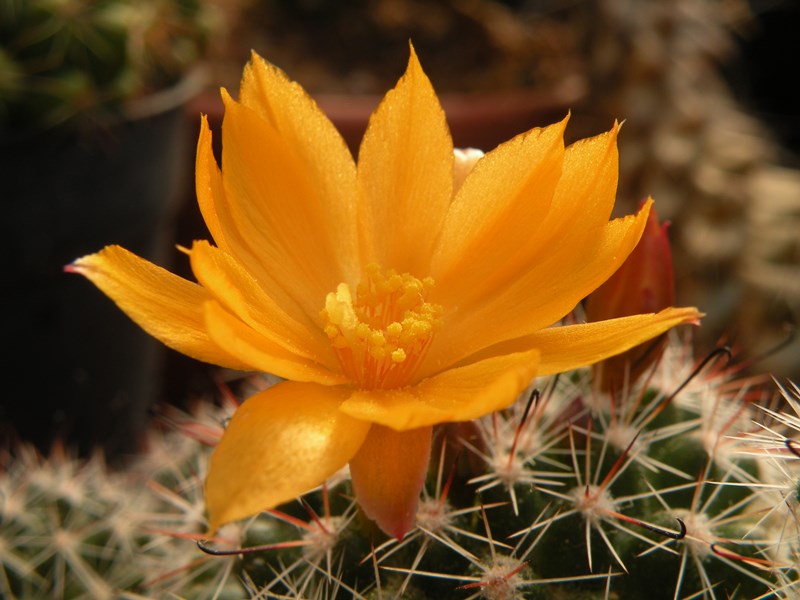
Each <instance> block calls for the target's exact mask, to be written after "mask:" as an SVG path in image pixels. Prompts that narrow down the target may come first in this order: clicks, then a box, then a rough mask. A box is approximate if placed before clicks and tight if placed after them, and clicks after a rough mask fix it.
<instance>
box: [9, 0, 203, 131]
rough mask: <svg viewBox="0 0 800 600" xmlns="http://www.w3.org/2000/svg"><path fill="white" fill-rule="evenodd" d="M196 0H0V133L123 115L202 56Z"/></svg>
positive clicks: (178, 77) (179, 76)
mask: <svg viewBox="0 0 800 600" xmlns="http://www.w3.org/2000/svg"><path fill="white" fill-rule="evenodd" d="M214 14H215V13H214V11H213V9H212V7H211V5H209V4H207V3H204V1H203V0H35V1H34V0H0V133H3V135H11V136H13V135H14V134H15V133H19V132H27V131H31V130H33V131H41V130H45V129H50V128H52V127H54V126H56V125H61V124H63V123H67V122H69V123H71V124H73V125H74V124H79V123H81V122H85V121H87V120H88V121H90V122H91V121H97V120H103V119H107V118H111V117H113V116H115V115H118V114H120V113H124V107H125V106H126V105H127V104H129V103H130V102H131V101H132V100H135V99H140V98H143V97H146V96H148V95H150V94H152V93H153V92H156V91H159V90H163V89H165V88H168V87H170V86H172V85H174V84H175V83H176V82H178V81H180V80H181V79H182V78H183V77H184V76H185V75H186V74H187V73H188V72H190V71H191V70H192V69H193V68H194V67H195V66H196V65H197V64H198V63H199V62H200V61H201V60H202V59H203V58H204V57H205V54H206V51H207V48H208V44H209V39H210V38H209V36H210V35H211V33H212V32H213V31H214V26H215V16H214Z"/></svg>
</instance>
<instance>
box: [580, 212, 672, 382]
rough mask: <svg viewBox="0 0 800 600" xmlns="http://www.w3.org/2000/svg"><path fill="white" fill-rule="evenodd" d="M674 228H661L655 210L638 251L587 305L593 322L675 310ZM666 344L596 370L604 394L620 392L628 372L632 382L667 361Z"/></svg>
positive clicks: (664, 225) (661, 342)
mask: <svg viewBox="0 0 800 600" xmlns="http://www.w3.org/2000/svg"><path fill="white" fill-rule="evenodd" d="M668 226H669V223H668V222H665V223H662V224H659V222H658V215H657V214H656V210H655V208H651V209H650V215H649V216H648V219H647V225H646V226H645V229H644V232H643V233H642V237H641V239H640V240H639V243H638V244H637V246H636V248H634V250H633V252H631V254H630V256H628V259H627V260H626V261H625V262H624V263H623V264H622V266H621V267H620V268H619V269H618V270H617V272H616V273H614V274H613V275H612V276H611V277H610V278H609V279H608V280H607V281H606V282H605V283H604V284H603V285H602V286H600V287H599V288H597V289H596V290H595V291H594V292H592V293H591V294H590V295H589V297H588V298H587V299H586V303H585V308H586V319H587V320H588V321H601V320H605V319H613V318H616V317H626V316H629V315H637V314H641V313H652V312H658V311H660V310H662V309H664V308H667V307H669V306H672V305H673V303H674V301H675V281H674V272H673V269H672V252H671V250H670V245H669V239H668V238H667V227H668ZM665 341H666V340H665V336H663V335H662V336H661V337H660V338H656V339H654V340H651V341H650V342H647V343H645V344H642V345H640V346H635V347H634V348H631V349H630V350H628V351H627V352H623V353H622V354H619V355H617V356H614V357H612V358H609V359H607V360H605V361H603V362H602V363H600V364H598V365H595V373H594V374H595V380H596V381H599V384H600V388H601V389H603V390H606V391H610V390H611V389H612V388H615V387H616V388H619V387H620V386H621V385H622V383H623V382H624V380H625V377H626V371H627V373H628V374H627V376H628V377H629V379H630V381H634V380H635V379H637V378H638V377H639V376H640V375H641V374H642V373H643V372H644V371H645V370H646V369H647V368H648V367H649V366H650V365H652V364H653V363H654V362H655V361H656V360H657V359H658V358H659V357H660V356H661V353H662V352H663V347H664V344H665Z"/></svg>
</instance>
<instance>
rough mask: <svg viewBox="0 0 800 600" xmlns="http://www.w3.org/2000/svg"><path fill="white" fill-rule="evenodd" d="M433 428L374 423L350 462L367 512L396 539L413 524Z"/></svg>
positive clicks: (354, 485)
mask: <svg viewBox="0 0 800 600" xmlns="http://www.w3.org/2000/svg"><path fill="white" fill-rule="evenodd" d="M431 433H432V428H431V427H422V428H420V429H412V430H411V431H403V432H397V431H393V430H392V429H389V428H387V427H381V426H380V425H373V426H372V427H371V428H370V430H369V434H368V435H367V437H366V439H365V440H364V443H363V444H362V446H361V448H360V449H359V450H358V452H356V455H355V456H354V457H353V458H352V460H351V461H350V475H351V477H352V480H353V490H354V491H355V494H356V499H357V500H358V503H359V505H361V508H362V509H363V510H364V513H365V514H366V515H367V516H368V517H369V518H370V519H372V520H374V521H375V522H376V523H377V524H378V525H379V526H380V528H381V529H383V530H384V531H385V532H386V533H388V534H389V535H392V536H394V537H395V538H397V539H403V536H404V535H405V534H406V532H408V530H409V529H411V528H412V527H413V525H414V519H415V517H416V514H417V504H418V503H419V494H420V492H421V491H422V485H423V484H424V483H425V475H426V474H427V471H428V462H429V461H430V454H431Z"/></svg>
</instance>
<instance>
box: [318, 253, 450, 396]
mask: <svg viewBox="0 0 800 600" xmlns="http://www.w3.org/2000/svg"><path fill="white" fill-rule="evenodd" d="M432 287H433V279H432V278H430V277H426V278H425V279H423V280H420V279H418V278H416V277H414V276H413V275H411V274H409V273H397V272H396V271H394V270H389V271H386V272H384V271H382V270H381V269H380V267H378V265H375V264H372V265H369V266H367V267H366V269H365V270H364V277H363V279H362V280H361V281H360V282H359V284H358V285H357V286H355V294H353V293H352V292H351V287H350V286H349V285H348V284H346V283H340V284H339V285H338V286H337V287H336V291H334V292H331V293H329V294H328V295H327V296H326V298H325V308H324V309H323V310H321V311H320V318H321V319H322V322H323V329H324V331H325V334H326V335H327V336H328V339H329V340H330V341H331V346H332V347H333V349H334V351H335V353H336V355H337V357H338V358H339V363H340V364H341V366H342V370H343V372H344V373H345V374H346V375H347V376H348V377H350V378H351V380H352V381H353V382H354V383H356V384H357V385H359V386H361V387H363V388H368V389H369V388H391V387H399V386H404V385H408V384H409V383H410V382H411V380H412V379H413V375H414V371H415V370H416V368H417V367H418V366H419V364H420V363H421V361H422V359H423V357H424V356H425V353H426V351H427V348H428V346H429V345H430V342H431V340H432V339H433V335H434V334H435V332H436V331H437V330H438V328H439V327H440V325H441V315H442V307H441V306H439V305H435V304H431V303H429V302H427V301H426V299H425V295H426V292H428V291H429V290H430V289H431V288H432Z"/></svg>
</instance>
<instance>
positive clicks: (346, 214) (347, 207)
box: [223, 52, 359, 291]
mask: <svg viewBox="0 0 800 600" xmlns="http://www.w3.org/2000/svg"><path fill="white" fill-rule="evenodd" d="M239 102H241V104H242V105H243V106H246V107H247V108H249V109H252V110H253V111H254V112H255V113H256V114H258V116H259V117H260V118H261V119H263V121H264V122H265V123H266V124H267V125H268V127H269V128H270V129H271V130H273V131H274V132H275V133H276V134H277V135H278V136H279V138H280V142H281V143H280V145H281V146H283V147H284V148H285V149H286V150H287V151H288V155H286V156H280V157H279V158H280V159H281V160H280V161H279V162H276V163H275V164H272V163H270V162H268V161H269V160H270V158H269V156H267V153H269V154H270V155H272V153H273V152H280V151H281V148H280V147H278V146H276V147H275V148H274V149H269V150H267V149H266V148H265V149H264V150H265V152H264V154H262V155H260V157H259V165H260V166H259V167H258V168H260V169H261V170H263V171H266V172H267V173H274V174H275V176H277V177H280V178H282V179H283V183H282V185H284V186H285V187H286V188H288V189H289V190H290V191H291V190H294V193H293V194H290V195H289V196H285V197H274V198H272V201H273V202H275V201H280V202H282V203H284V204H286V205H287V206H286V207H285V210H286V211H287V213H288V214H286V215H285V220H284V221H283V222H282V223H281V224H282V225H283V226H289V227H292V228H301V229H303V231H304V232H305V236H303V237H313V236H322V238H323V240H322V241H320V242H318V243H320V244H321V243H323V241H324V244H325V248H324V249H323V251H324V252H330V253H331V256H329V257H323V258H326V259H327V260H328V261H330V262H333V263H334V264H336V265H339V268H338V269H337V271H338V272H340V273H345V274H348V273H349V274H352V275H353V276H357V275H358V266H359V261H358V247H357V232H356V222H357V220H358V218H357V216H356V196H357V193H356V166H355V163H354V161H353V157H352V155H351V154H350V150H349V149H348V147H347V144H346V143H345V141H344V139H343V138H342V136H341V135H340V134H339V132H338V131H337V130H336V128H335V127H334V125H333V124H332V123H331V122H330V120H329V119H328V117H327V116H326V115H325V114H324V113H323V112H322V111H321V110H320V108H319V107H318V106H317V104H316V102H315V101H314V100H313V99H312V98H311V97H310V96H309V95H308V94H307V93H306V91H305V90H304V89H303V88H302V86H301V85H300V84H298V83H296V82H294V81H291V80H290V79H289V78H288V77H287V76H286V74H285V73H284V72H283V71H281V70H280V69H278V68H277V67H275V66H274V65H272V64H270V63H268V62H267V61H265V60H264V59H263V58H261V57H260V56H258V55H257V54H256V53H255V52H254V53H253V54H252V57H251V60H250V62H249V63H248V64H247V66H246V67H245V70H244V74H243V76H242V83H241V89H240V91H239ZM223 127H224V126H223ZM252 135H253V134H251V136H252ZM266 141H267V140H264V139H261V140H259V142H258V143H259V145H261V144H264V143H265V142H266ZM284 162H285V165H286V166H287V167H289V168H290V169H291V170H290V171H283V170H282V168H281V167H282V164H283V163H284ZM290 180H291V181H290ZM301 190H302V193H303V194H304V197H305V198H307V199H308V200H310V201H311V204H309V205H301V204H300V202H299V200H301V199H302V198H300V197H299V194H300V193H301ZM306 194H308V195H307V196H306ZM270 208H271V210H275V209H276V207H275V206H271V207H270ZM291 211H297V213H296V214H295V213H292V212H291ZM307 213H310V216H311V217H312V222H310V223H309V222H308V221H303V220H300V221H299V223H295V222H293V221H292V219H294V218H299V219H303V218H304V217H305V216H306V214H307ZM314 222H319V223H320V224H321V229H310V227H311V226H313V224H314ZM307 260H310V257H308V258H307ZM318 268H319V269H320V270H324V267H323V266H319V267H318ZM339 281H342V279H340V280H339ZM326 291H330V290H326Z"/></svg>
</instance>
